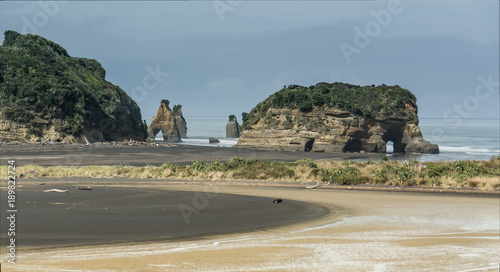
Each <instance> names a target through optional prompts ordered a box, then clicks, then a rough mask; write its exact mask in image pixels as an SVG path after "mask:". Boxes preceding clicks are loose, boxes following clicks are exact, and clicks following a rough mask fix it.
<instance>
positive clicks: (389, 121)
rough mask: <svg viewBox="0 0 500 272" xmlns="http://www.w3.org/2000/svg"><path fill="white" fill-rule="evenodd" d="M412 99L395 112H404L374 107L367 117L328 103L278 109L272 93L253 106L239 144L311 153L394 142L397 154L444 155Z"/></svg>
mask: <svg viewBox="0 0 500 272" xmlns="http://www.w3.org/2000/svg"><path fill="white" fill-rule="evenodd" d="M309 89H312V88H311V87H310V88H309ZM300 90H302V91H303V89H300ZM391 90H392V89H391ZM327 91H328V90H327ZM327 91H323V93H326V94H328V93H327ZM406 92H408V91H406ZM408 93H409V92H408ZM409 94H411V93H409ZM279 95H280V96H278V97H286V95H287V94H286V93H284V94H283V95H281V94H279ZM313 95H314V94H313ZM335 95H337V94H335ZM374 95H376V93H375V92H374ZM405 95H406V94H405ZM296 96H297V95H296ZM304 97H306V98H305V99H307V96H304ZM325 97H326V96H325ZM409 97H410V98H408V99H407V101H406V102H403V104H402V105H401V106H400V107H401V109H399V108H395V110H394V112H400V114H394V113H391V114H385V113H384V112H383V111H381V112H374V111H372V112H370V113H369V114H368V113H367V115H369V116H365V115H362V114H356V113H353V112H351V111H349V110H345V109H339V108H337V107H330V105H331V104H330V105H329V104H327V103H326V102H324V103H323V104H321V105H320V106H316V105H311V106H310V108H309V109H308V110H305V111H304V110H301V109H298V108H295V109H294V108H292V107H288V106H282V107H281V108H279V107H278V106H275V105H274V104H277V105H280V103H279V102H280V100H277V99H276V98H275V96H271V97H270V98H268V99H269V100H268V99H266V100H265V101H264V102H262V103H260V104H259V105H258V106H257V107H256V108H254V109H253V110H252V112H251V114H250V118H249V121H248V123H245V124H244V129H243V131H242V133H241V135H240V138H239V140H238V144H237V146H239V147H249V148H263V149H274V150H291V151H306V152H307V151H312V152H386V146H387V142H389V141H392V142H393V143H394V151H393V152H394V153H405V152H406V153H432V154H437V153H439V147H438V146H437V145H436V144H431V143H430V142H428V141H426V140H424V138H423V136H422V132H421V131H420V128H419V127H418V117H417V108H416V104H415V103H414V102H415V100H416V99H415V98H414V96H413V95H411V96H409ZM396 98H397V99H399V97H396ZM273 99H274V100H273ZM318 100H319V99H318ZM325 100H327V98H325ZM267 101H269V102H267ZM273 101H274V102H273ZM276 101H277V102H276ZM338 101H340V100H338ZM402 101H404V100H402ZM341 102H342V103H345V102H343V101H341ZM338 103H339V104H340V102H338ZM297 104H298V103H297ZM263 105H264V106H266V107H267V108H265V107H264V106H263ZM281 105H283V104H282V103H281ZM290 105H293V104H290ZM306 106H307V105H306ZM371 106H372V107H375V106H374V105H371Z"/></svg>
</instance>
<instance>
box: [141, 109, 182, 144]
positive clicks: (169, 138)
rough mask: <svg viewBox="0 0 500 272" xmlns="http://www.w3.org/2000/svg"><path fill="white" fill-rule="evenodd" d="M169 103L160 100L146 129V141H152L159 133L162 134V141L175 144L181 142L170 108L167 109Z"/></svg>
mask: <svg viewBox="0 0 500 272" xmlns="http://www.w3.org/2000/svg"><path fill="white" fill-rule="evenodd" d="M168 104H169V101H168V100H162V101H161V103H160V108H158V111H157V112H156V115H155V116H153V119H152V120H151V124H150V125H149V127H148V141H154V140H155V136H156V134H158V132H160V131H161V133H162V134H163V141H165V142H170V143H176V142H180V141H181V136H180V133H179V128H177V125H176V124H175V117H174V114H173V113H172V111H171V110H170V108H169V107H168Z"/></svg>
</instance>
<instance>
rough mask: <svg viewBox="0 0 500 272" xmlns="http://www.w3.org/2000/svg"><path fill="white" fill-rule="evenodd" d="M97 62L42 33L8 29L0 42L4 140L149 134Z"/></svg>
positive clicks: (71, 139)
mask: <svg viewBox="0 0 500 272" xmlns="http://www.w3.org/2000/svg"><path fill="white" fill-rule="evenodd" d="M105 76H106V71H105V70H104V68H103V67H102V66H101V64H100V63H99V62H97V61H96V60H92V59H86V58H75V57H71V56H70V55H69V54H68V53H67V51H66V50H65V49H64V48H62V47H61V46H60V45H58V44H56V43H54V42H52V41H49V40H47V39H45V38H43V37H40V36H37V35H32V34H26V35H21V34H19V33H17V32H14V31H6V32H5V39H4V41H3V44H2V46H0V141H2V142H3V141H7V142H40V141H57V142H69V143H74V142H80V143H86V142H103V141H121V140H130V139H132V140H137V141H144V139H145V138H146V125H145V124H144V123H143V121H142V118H141V112H140V109H139V107H138V106H137V104H136V103H135V102H134V101H133V100H132V98H130V97H129V96H128V95H127V94H126V93H125V92H124V91H123V90H122V89H121V88H120V87H118V86H115V85H113V84H111V83H110V82H108V81H106V79H105Z"/></svg>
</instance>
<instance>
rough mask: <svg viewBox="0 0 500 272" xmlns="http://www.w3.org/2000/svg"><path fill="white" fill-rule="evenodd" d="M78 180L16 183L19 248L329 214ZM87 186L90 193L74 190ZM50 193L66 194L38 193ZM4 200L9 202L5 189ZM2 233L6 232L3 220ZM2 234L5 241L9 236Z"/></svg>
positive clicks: (263, 201)
mask: <svg viewBox="0 0 500 272" xmlns="http://www.w3.org/2000/svg"><path fill="white" fill-rule="evenodd" d="M80 180H82V179H81V178H80V179H79V178H73V179H66V181H61V180H58V181H57V182H48V183H45V182H44V183H43V185H40V182H41V181H36V180H35V181H30V182H28V181H26V182H20V183H21V184H23V186H22V187H19V188H18V189H17V192H16V194H17V197H18V199H17V205H18V208H17V209H18V212H17V215H16V216H17V226H18V227H17V233H18V234H17V241H18V244H17V246H18V248H19V249H41V248H52V247H65V246H81V245H96V244H110V243H118V242H145V241H163V240H189V239H195V238H196V239H199V238H201V237H205V236H209V235H214V234H228V233H237V232H245V231H254V230H265V229H267V228H272V227H277V226H281V225H285V224H290V223H296V222H301V221H307V220H310V219H314V218H318V217H321V216H324V215H327V214H328V213H329V209H327V208H325V207H323V206H319V205H316V204H311V203H305V202H300V201H292V200H287V199H286V198H285V199H284V201H283V202H282V203H280V204H273V199H272V198H268V197H256V196H242V195H233V194H218V193H217V190H218V189H217V187H216V186H207V187H205V188H203V190H202V188H200V190H201V191H200V192H188V191H177V190H168V189H167V190H164V189H157V188H151V189H148V188H139V187H137V188H135V187H134V186H133V185H132V186H131V184H130V183H129V184H127V186H126V187H125V186H124V185H113V183H112V182H109V183H108V182H98V184H97V185H96V184H93V182H92V181H91V180H89V179H88V178H87V179H84V180H85V181H86V182H83V181H80ZM94 181H95V180H94ZM83 183H84V184H83ZM88 184H92V190H91V191H83V190H76V189H75V188H76V186H79V185H88ZM52 188H57V189H62V190H69V192H68V193H57V192H43V191H44V190H47V189H52ZM277 197H280V196H277ZM2 199H6V192H5V190H2ZM181 210H182V211H181ZM5 212H6V210H4V209H2V214H1V216H2V218H6V217H7V214H6V213H5ZM183 213H184V215H183ZM2 229H3V230H6V229H8V227H7V222H6V220H2ZM1 235H2V240H3V241H6V239H7V237H6V235H7V232H6V231H2V232H1Z"/></svg>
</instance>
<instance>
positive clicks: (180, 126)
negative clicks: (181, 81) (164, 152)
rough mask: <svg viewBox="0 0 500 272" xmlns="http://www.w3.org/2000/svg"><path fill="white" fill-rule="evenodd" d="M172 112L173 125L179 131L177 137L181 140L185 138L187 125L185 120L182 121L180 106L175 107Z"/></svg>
mask: <svg viewBox="0 0 500 272" xmlns="http://www.w3.org/2000/svg"><path fill="white" fill-rule="evenodd" d="M176 107H177V108H176ZM174 111H175V112H174V116H175V125H176V126H177V128H178V129H179V135H180V137H181V138H187V123H186V119H184V116H182V106H181V105H177V106H175V107H174Z"/></svg>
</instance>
